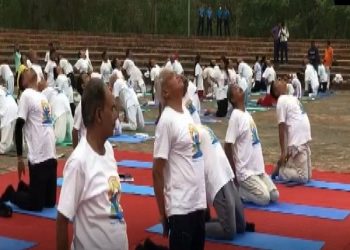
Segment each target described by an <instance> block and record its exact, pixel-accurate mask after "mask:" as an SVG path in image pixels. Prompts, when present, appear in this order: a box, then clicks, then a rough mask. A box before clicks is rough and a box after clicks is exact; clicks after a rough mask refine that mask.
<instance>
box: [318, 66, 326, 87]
mask: <svg viewBox="0 0 350 250" xmlns="http://www.w3.org/2000/svg"><path fill="white" fill-rule="evenodd" d="M317 74H318V77H319V83H320V91H321V92H323V93H324V92H326V91H327V84H328V75H327V72H326V68H325V66H324V64H323V63H320V64H319V65H318V71H317Z"/></svg>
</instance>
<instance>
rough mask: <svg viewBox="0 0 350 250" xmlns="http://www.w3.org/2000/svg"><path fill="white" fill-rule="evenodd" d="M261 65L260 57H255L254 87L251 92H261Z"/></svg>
mask: <svg viewBox="0 0 350 250" xmlns="http://www.w3.org/2000/svg"><path fill="white" fill-rule="evenodd" d="M261 75H262V72H261V64H260V57H259V56H256V60H255V64H254V81H255V85H254V88H253V89H252V92H258V91H260V90H261Z"/></svg>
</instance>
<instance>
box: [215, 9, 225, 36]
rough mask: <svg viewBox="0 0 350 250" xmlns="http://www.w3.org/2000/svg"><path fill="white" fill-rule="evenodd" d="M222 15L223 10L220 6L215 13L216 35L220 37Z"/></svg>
mask: <svg viewBox="0 0 350 250" xmlns="http://www.w3.org/2000/svg"><path fill="white" fill-rule="evenodd" d="M222 14H223V10H222V7H221V5H219V8H218V10H217V11H216V35H217V36H219V35H220V36H222Z"/></svg>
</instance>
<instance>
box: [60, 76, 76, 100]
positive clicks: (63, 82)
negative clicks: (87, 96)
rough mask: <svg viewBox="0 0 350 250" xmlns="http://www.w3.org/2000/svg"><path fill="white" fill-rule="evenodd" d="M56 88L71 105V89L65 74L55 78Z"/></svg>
mask: <svg viewBox="0 0 350 250" xmlns="http://www.w3.org/2000/svg"><path fill="white" fill-rule="evenodd" d="M56 87H57V88H58V89H59V90H60V91H62V92H63V93H64V94H65V95H66V96H67V98H68V101H69V103H73V102H74V100H73V88H72V86H71V85H70V82H69V79H68V77H67V76H66V75H65V74H60V75H58V76H57V78H56Z"/></svg>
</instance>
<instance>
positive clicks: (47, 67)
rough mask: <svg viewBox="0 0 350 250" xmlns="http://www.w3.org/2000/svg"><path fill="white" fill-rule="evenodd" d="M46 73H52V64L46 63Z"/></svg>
mask: <svg viewBox="0 0 350 250" xmlns="http://www.w3.org/2000/svg"><path fill="white" fill-rule="evenodd" d="M44 72H45V73H46V74H48V73H49V72H50V62H47V63H46V66H45V69H44Z"/></svg>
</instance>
